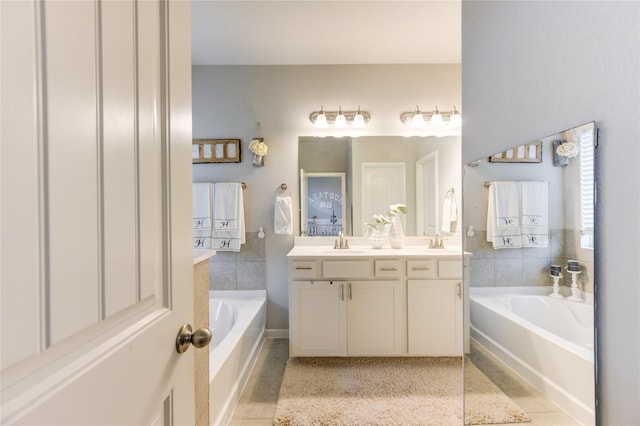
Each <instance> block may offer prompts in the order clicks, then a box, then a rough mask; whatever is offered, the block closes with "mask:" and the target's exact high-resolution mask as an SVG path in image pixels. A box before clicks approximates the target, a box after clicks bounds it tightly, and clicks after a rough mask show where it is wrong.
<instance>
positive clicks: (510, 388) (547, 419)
mask: <svg viewBox="0 0 640 426" xmlns="http://www.w3.org/2000/svg"><path fill="white" fill-rule="evenodd" d="M470 358H471V361H473V363H474V364H475V365H476V367H478V368H479V369H480V371H482V372H483V373H484V374H485V375H486V376H487V377H489V378H490V379H491V381H492V382H493V383H495V384H496V385H497V386H498V387H499V388H500V389H501V390H502V392H504V393H505V394H506V395H507V396H508V397H509V398H511V400H512V401H513V402H515V403H516V405H518V406H519V407H520V409H522V410H523V411H524V412H525V413H527V414H528V415H529V417H530V418H531V421H532V423H525V424H526V425H528V424H534V425H536V426H538V425H539V426H579V425H580V423H579V422H577V421H576V420H575V419H573V417H571V416H569V415H568V414H566V413H565V412H564V411H562V410H561V409H560V408H559V407H558V406H557V405H555V404H554V403H553V402H551V401H549V400H548V399H547V398H545V397H544V396H543V395H542V394H541V393H540V392H538V391H537V390H536V389H535V388H533V387H532V386H531V385H529V384H528V383H526V382H525V381H523V380H522V379H521V378H520V377H519V376H518V375H516V374H515V373H514V372H513V371H512V370H511V369H509V368H508V367H507V366H506V365H505V364H504V363H503V362H502V361H500V360H499V359H497V358H496V357H495V356H493V355H492V354H491V353H490V352H488V351H487V350H486V349H485V348H484V347H483V346H481V345H479V344H477V343H476V342H474V341H473V340H472V343H471V353H470ZM514 425H519V426H523V424H522V423H513V424H507V425H503V426H514Z"/></svg>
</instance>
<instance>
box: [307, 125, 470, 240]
mask: <svg viewBox="0 0 640 426" xmlns="http://www.w3.org/2000/svg"><path fill="white" fill-rule="evenodd" d="M460 145H461V144H460V137H459V136H446V137H435V136H430V137H409V138H407V137H402V136H363V137H359V138H351V137H344V138H335V137H312V136H309V137H300V138H299V139H298V166H299V170H300V200H301V201H300V213H301V216H300V235H305V236H315V235H336V234H337V233H338V232H340V231H342V232H344V233H345V235H354V236H361V235H366V233H367V231H368V227H367V226H366V225H365V223H370V222H371V221H372V218H373V215H374V214H381V213H384V212H386V211H388V210H389V205H390V204H398V203H400V204H405V205H407V206H408V211H407V214H406V215H403V216H402V220H404V223H403V227H404V231H405V234H406V235H408V236H412V235H413V236H415V235H425V234H427V235H435V234H437V233H441V234H443V235H446V234H453V233H456V232H459V222H460V221H459V220H458V210H457V206H459V205H460V202H461V200H460V193H461V191H460V173H461V167H460V155H461V153H460ZM330 176H336V177H338V176H343V182H344V190H342V192H340V193H339V192H337V190H336V189H335V188H337V186H332V188H333V189H329V188H318V187H317V186H316V187H313V188H312V185H316V184H317V179H324V181H325V182H327V183H328V182H329V180H328V179H329V178H330ZM310 179H311V180H310ZM314 180H315V182H314ZM332 185H337V184H335V183H334V184H332Z"/></svg>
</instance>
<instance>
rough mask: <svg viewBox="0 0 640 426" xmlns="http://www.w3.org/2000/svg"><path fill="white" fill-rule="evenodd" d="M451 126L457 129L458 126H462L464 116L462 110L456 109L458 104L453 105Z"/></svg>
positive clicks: (450, 118) (450, 117)
mask: <svg viewBox="0 0 640 426" xmlns="http://www.w3.org/2000/svg"><path fill="white" fill-rule="evenodd" d="M449 127H451V128H453V129H457V128H458V127H462V116H461V115H460V111H458V110H457V109H456V106H455V105H454V106H453V109H452V110H451V115H450V116H449Z"/></svg>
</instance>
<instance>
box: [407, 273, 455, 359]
mask: <svg viewBox="0 0 640 426" xmlns="http://www.w3.org/2000/svg"><path fill="white" fill-rule="evenodd" d="M407 288H408V290H407V298H408V303H407V306H408V324H407V327H408V331H409V333H408V335H409V355H432V356H436V355H437V356H446V355H449V356H451V355H455V356H459V355H462V282H461V281H460V280H409V282H408V284H407Z"/></svg>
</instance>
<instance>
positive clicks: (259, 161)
mask: <svg viewBox="0 0 640 426" xmlns="http://www.w3.org/2000/svg"><path fill="white" fill-rule="evenodd" d="M252 163H253V167H262V166H264V155H258V154H253V161H252Z"/></svg>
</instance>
